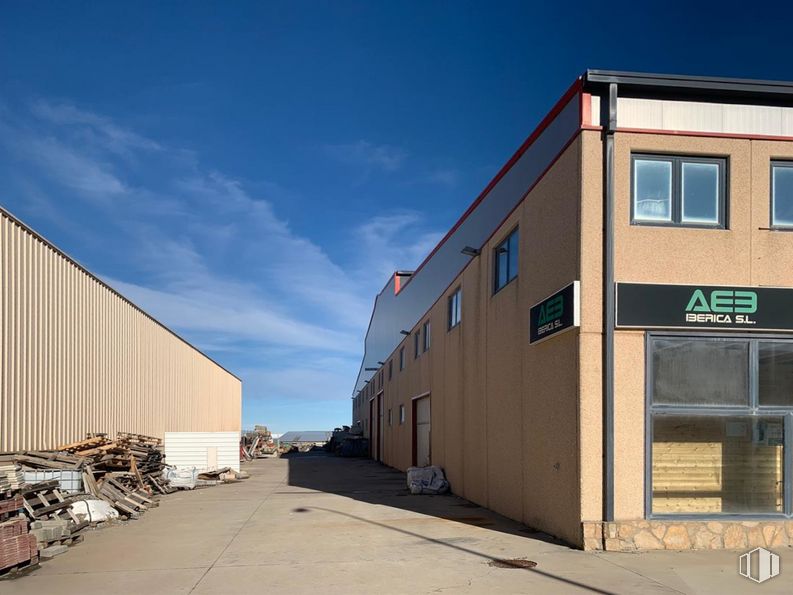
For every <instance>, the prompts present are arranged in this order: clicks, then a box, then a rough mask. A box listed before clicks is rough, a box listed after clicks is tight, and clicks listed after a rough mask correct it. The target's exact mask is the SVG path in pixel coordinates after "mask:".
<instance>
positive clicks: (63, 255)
mask: <svg viewBox="0 0 793 595" xmlns="http://www.w3.org/2000/svg"><path fill="white" fill-rule="evenodd" d="M0 214H2V215H3V216H4V217H7V218H8V219H9V220H10V221H11V222H12V223H14V224H15V225H17V226H19V227H21V228H22V229H23V230H24V231H26V232H27V233H29V234H30V235H32V236H33V237H34V238H36V239H37V240H38V241H40V242H41V243H42V244H44V245H45V246H47V247H48V248H49V249H50V250H52V251H53V252H55V253H56V254H57V255H58V256H60V257H61V258H64V259H65V260H66V261H67V262H69V263H71V264H73V265H74V266H76V267H77V268H78V269H79V270H80V271H82V272H83V273H85V274H86V275H88V276H89V277H90V278H91V279H93V280H94V281H96V282H97V283H99V284H100V285H101V286H102V287H104V288H105V289H107V290H109V291H110V292H111V293H113V294H114V295H116V296H117V297H119V298H120V299H121V300H123V301H124V302H125V303H127V304H128V305H130V306H132V307H133V308H134V309H135V310H137V311H138V312H140V313H141V314H143V315H144V316H145V317H146V318H148V319H149V320H151V321H152V322H153V323H155V324H156V325H158V326H160V327H162V328H163V329H165V330H166V331H168V332H169V333H170V334H171V335H173V336H174V337H176V338H177V339H179V340H180V341H181V342H182V343H184V344H185V345H187V346H188V347H190V348H191V349H193V350H194V351H196V352H197V353H199V354H200V355H202V356H204V357H205V358H207V359H208V360H209V361H211V362H212V363H213V364H215V365H216V366H217V367H218V368H220V369H221V370H223V371H224V372H226V373H227V374H231V375H232V376H233V377H234V378H236V379H237V380H239V381H240V382H242V378H240V377H239V376H237V375H236V374H235V373H234V372H232V371H230V370H228V369H227V368H225V367H224V366H222V365H220V364H219V363H218V362H217V361H215V360H214V359H212V358H211V357H209V356H208V355H207V354H206V353H204V352H203V351H201V350H200V349H199V348H198V347H196V346H195V345H193V344H192V343H190V341H188V340H187V339H185V338H184V337H182V336H180V335H178V334H177V333H176V332H175V331H173V330H171V329H170V328H169V327H167V326H166V325H165V324H163V323H162V322H160V321H159V320H157V319H156V318H155V317H154V316H152V315H151V314H149V313H148V312H146V310H144V309H143V308H141V307H140V306H138V305H137V304H136V303H135V302H133V301H132V300H130V299H129V298H128V297H126V296H125V295H123V294H122V293H120V292H119V291H118V290H117V289H114V288H113V287H111V286H110V285H108V284H107V283H106V282H105V281H103V280H102V279H100V278H99V277H97V276H96V275H95V274H94V273H92V272H91V271H89V270H88V269H87V268H86V267H84V266H83V265H82V264H80V263H79V262H78V261H77V260H76V259H75V258H72V257H71V256H69V255H68V254H67V253H66V252H64V251H63V250H61V249H60V248H58V247H57V246H56V245H55V244H53V243H52V242H50V241H49V240H48V239H47V238H45V237H44V236H43V235H41V234H40V233H39V232H37V231H36V230H35V229H33V228H32V227H31V226H30V225H28V224H27V223H25V222H24V221H22V220H21V219H20V218H19V217H17V216H16V215H14V214H12V213H11V212H10V211H9V210H8V209H6V208H5V207H4V206H2V205H0Z"/></svg>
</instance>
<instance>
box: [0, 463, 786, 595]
mask: <svg viewBox="0 0 793 595" xmlns="http://www.w3.org/2000/svg"><path fill="white" fill-rule="evenodd" d="M244 468H245V469H246V470H248V471H249V472H250V473H251V478H250V479H248V480H246V481H243V482H240V483H237V484H231V485H223V486H218V487H215V488H207V489H202V490H196V491H193V492H180V493H177V494H172V495H170V496H166V497H163V498H162V500H161V504H160V507H159V508H156V509H153V510H151V511H149V512H148V513H146V515H144V517H143V518H142V519H140V520H138V521H134V522H130V523H128V524H126V525H125V526H117V527H111V528H108V529H103V530H100V531H93V532H89V533H87V534H86V536H85V540H84V541H83V543H81V544H78V545H76V546H73V547H71V548H69V551H68V552H66V553H65V554H63V555H61V556H59V557H57V558H55V559H53V560H50V561H47V562H44V563H43V564H42V565H41V567H40V568H39V569H37V570H35V571H33V572H31V573H30V574H28V575H26V576H22V577H19V578H17V579H14V580H4V581H0V593H1V594H2V595H6V594H8V595H16V594H23V593H24V594H31V595H32V594H36V595H38V594H40V593H57V594H58V595H72V594H81V595H90V594H94V593H111V594H113V595H127V594H130V595H132V594H134V595H139V594H141V593H145V594H146V595H156V594H160V593H167V594H171V593H194V594H210V593H216V594H224V595H225V594H228V593H232V594H246V593H257V594H259V593H264V592H282V593H283V592H288V593H319V592H321V593H366V594H370V593H441V592H448V593H631V594H635V593H719V594H720V595H724V594H727V593H752V592H754V591H757V592H758V593H764V594H766V593H790V592H791V590H793V589H792V588H791V580H793V566H791V570H790V571H789V572H790V573H791V574H790V576H789V577H787V576H786V571H787V563H789V562H791V561H793V556H791V552H790V550H789V549H785V550H784V551H780V552H778V553H779V554H780V555H781V556H782V574H781V575H780V576H778V577H776V578H774V579H771V580H770V581H768V582H766V583H764V584H763V585H755V584H754V583H752V582H751V581H749V580H747V579H744V578H741V577H740V576H738V574H737V570H736V569H737V553H736V552H651V553H642V554H623V553H584V552H581V551H577V550H573V549H570V548H568V547H566V546H564V545H562V544H557V543H554V542H553V541H552V540H549V539H548V538H546V537H545V536H543V535H542V534H537V533H532V532H531V531H530V530H529V529H527V528H526V527H523V526H522V525H519V524H517V523H514V522H512V521H509V520H507V519H504V518H502V517H500V516H498V515H496V514H494V513H492V512H489V511H487V510H485V509H483V508H480V507H478V506H476V505H473V504H471V503H469V502H466V501H465V500H462V499H459V498H456V497H454V496H410V495H409V494H408V493H407V491H406V490H405V488H404V475H403V474H401V473H398V472H396V471H394V470H392V469H388V468H386V467H383V466H381V465H379V464H377V463H373V462H371V461H365V460H350V459H338V458H334V457H327V456H324V455H323V454H313V453H308V454H305V455H299V456H294V457H289V458H283V459H267V460H259V461H255V462H253V463H250V464H248V465H246V466H245V467H244ZM513 558H525V559H528V560H531V561H534V562H536V563H537V566H536V567H535V568H533V569H530V570H527V569H521V568H499V567H495V566H493V560H495V559H513Z"/></svg>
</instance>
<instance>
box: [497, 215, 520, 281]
mask: <svg viewBox="0 0 793 595" xmlns="http://www.w3.org/2000/svg"><path fill="white" fill-rule="evenodd" d="M519 240H520V236H519V235H518V230H517V229H515V230H514V231H513V232H512V233H511V234H509V236H508V237H507V238H506V239H505V240H504V241H503V242H501V243H500V244H499V245H498V246H496V249H495V269H496V270H495V291H498V290H499V289H501V288H502V287H504V286H505V285H507V283H509V282H510V281H512V280H513V279H514V278H515V277H517V276H518V251H519V249H520V246H519Z"/></svg>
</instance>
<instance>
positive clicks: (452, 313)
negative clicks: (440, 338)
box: [449, 287, 463, 329]
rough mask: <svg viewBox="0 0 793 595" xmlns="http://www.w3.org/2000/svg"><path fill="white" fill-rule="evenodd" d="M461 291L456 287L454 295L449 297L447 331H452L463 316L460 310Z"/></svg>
mask: <svg viewBox="0 0 793 595" xmlns="http://www.w3.org/2000/svg"><path fill="white" fill-rule="evenodd" d="M462 300H463V290H462V287H458V288H457V289H455V290H454V293H453V294H452V295H450V296H449V329H453V328H454V327H456V326H457V325H458V324H460V320H461V319H462V316H463V309H462Z"/></svg>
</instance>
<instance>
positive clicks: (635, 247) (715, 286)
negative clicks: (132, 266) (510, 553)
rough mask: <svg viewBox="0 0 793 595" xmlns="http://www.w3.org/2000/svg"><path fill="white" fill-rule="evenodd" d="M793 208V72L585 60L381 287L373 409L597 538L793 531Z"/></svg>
mask: <svg viewBox="0 0 793 595" xmlns="http://www.w3.org/2000/svg"><path fill="white" fill-rule="evenodd" d="M791 230H793V83H778V82H767V81H753V80H735V79H720V78H710V77H689V76H664V75H654V74H637V73H626V72H606V71H593V70H590V71H587V72H586V73H585V74H584V75H583V76H581V77H580V78H579V79H578V80H576V81H575V82H574V84H573V85H572V86H571V87H570V89H569V90H568V91H567V92H566V93H565V94H564V96H563V97H562V98H561V99H560V100H559V102H558V103H557V104H556V105H555V106H554V108H553V109H552V110H551V112H550V113H549V114H548V115H547V116H546V117H545V118H544V119H543V120H542V122H541V123H540V124H539V126H538V127H537V129H536V130H535V131H534V132H533V133H532V134H531V135H530V136H529V138H528V139H527V140H526V142H525V143H524V144H523V145H522V146H521V147H520V149H519V150H518V151H517V153H515V155H514V156H513V157H512V158H511V159H510V160H509V161H508V162H507V164H506V165H505V166H504V167H503V168H502V169H501V171H499V172H498V174H497V175H496V176H495V178H494V179H493V181H492V182H491V183H490V184H489V185H488V186H487V188H485V190H484V191H483V192H482V194H481V195H480V196H479V197H478V198H477V199H476V200H475V201H474V203H473V204H472V205H471V206H470V207H469V208H468V209H467V210H466V212H465V213H464V214H463V216H462V217H461V218H460V220H459V221H458V222H457V223H456V224H455V225H454V226H453V227H452V228H451V229H450V230H449V232H448V233H447V234H446V236H445V237H444V238H443V239H442V240H441V242H440V243H439V244H438V245H437V246H436V247H435V249H433V250H432V251H431V252H430V254H429V255H428V256H427V257H426V259H425V260H424V262H423V263H422V264H421V265H420V266H419V267H418V269H417V270H416V271H415V272H414V273H412V274H408V273H401V272H400V273H396V274H395V275H394V276H393V277H392V278H391V279H390V280H389V282H388V283H387V285H386V287H385V288H384V289H383V291H382V292H381V293H380V294H379V295H378V296H377V298H376V301H375V308H374V312H373V313H372V318H371V323H370V326H369V329H368V332H367V335H366V344H365V357H364V360H363V362H362V364H361V371H360V374H359V376H358V379H357V382H356V384H355V389H354V393H353V401H352V404H353V408H352V413H353V415H352V422H353V424H356V423H360V424H361V426H362V427H363V429H364V434H365V435H366V436H367V437H369V438H370V444H371V455H372V457H373V458H375V459H376V460H380V461H383V462H384V463H386V464H388V465H391V466H393V467H396V468H398V469H403V470H404V469H405V468H407V467H408V466H410V465H426V464H429V463H432V464H436V465H440V466H442V467H443V468H444V469H445V471H446V474H447V476H448V479H449V481H450V482H451V486H452V489H453V490H454V491H455V492H456V493H458V494H460V495H462V496H464V497H465V498H468V499H469V500H472V501H473V502H476V503H478V504H481V505H483V506H487V507H489V508H491V509H493V510H495V511H497V512H499V513H502V514H504V515H506V516H508V517H511V518H513V519H517V520H519V521H522V522H523V523H525V524H527V525H529V526H532V527H536V528H539V529H541V530H543V531H546V532H548V533H551V534H553V535H556V536H558V537H561V538H563V539H565V540H566V541H568V542H569V543H572V544H575V545H577V546H579V547H584V548H587V549H599V548H606V549H632V548H637V547H638V548H664V547H666V548H671V549H687V548H696V547H710V548H714V547H728V548H733V547H740V546H741V545H742V544H743V543H745V542H747V540H748V543H750V544H751V545H755V546H763V545H766V546H769V545H773V546H777V545H787V544H788V538H787V537H784V535H786V534H785V532H784V524H785V522H786V519H790V518H791V516H792V515H793V473H791V469H793V463H791V461H793V452H791V449H793V442H792V441H793V268H792V267H791V266H790V263H791V262H793V234H791V233H790V231H791ZM758 520H762V521H763V524H764V526H765V525H766V524H768V525H772V526H773V528H774V530H773V531H765V530H764V531H763V532H762V534H761V533H760V532H759V530H757V529H756V527H754V525H756V524H757V522H756V521H758ZM647 521H652V531H651V530H650V525H649V524H648V523H647ZM704 521H719V523H721V524H719V523H715V524H713V523H711V524H710V525H708V524H707V523H706V522H704ZM788 522H789V521H788ZM681 527H682V529H681ZM709 527H710V528H709ZM711 529H718V531H717V532H716V533H714V532H713V531H712V530H711ZM722 529H723V531H722ZM757 535H760V537H759V538H758V537H757ZM774 535H780V536H781V537H780V538H779V539H777V538H773V536H774ZM772 538H773V539H774V543H773V544H771V543H768V541H770V540H771V539H772ZM758 539H759V540H760V541H757V540H758Z"/></svg>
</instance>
